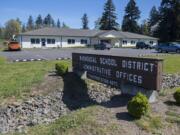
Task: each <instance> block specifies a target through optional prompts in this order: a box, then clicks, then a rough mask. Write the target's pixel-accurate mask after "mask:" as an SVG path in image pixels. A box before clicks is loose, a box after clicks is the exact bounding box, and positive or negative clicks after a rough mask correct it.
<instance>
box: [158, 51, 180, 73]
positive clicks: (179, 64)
mask: <svg viewBox="0 0 180 135" xmlns="http://www.w3.org/2000/svg"><path fill="white" fill-rule="evenodd" d="M158 58H163V59H164V67H163V68H164V73H170V74H174V73H180V55H178V54H174V55H173V54H172V55H168V56H158Z"/></svg>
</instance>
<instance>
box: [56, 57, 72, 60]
mask: <svg viewBox="0 0 180 135" xmlns="http://www.w3.org/2000/svg"><path fill="white" fill-rule="evenodd" d="M70 59H71V58H68V57H65V58H63V57H62V58H57V59H56V60H70Z"/></svg>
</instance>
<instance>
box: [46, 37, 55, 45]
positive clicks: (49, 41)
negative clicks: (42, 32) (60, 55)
mask: <svg viewBox="0 0 180 135" xmlns="http://www.w3.org/2000/svg"><path fill="white" fill-rule="evenodd" d="M47 44H56V39H54V38H53V39H52V38H48V39H47Z"/></svg>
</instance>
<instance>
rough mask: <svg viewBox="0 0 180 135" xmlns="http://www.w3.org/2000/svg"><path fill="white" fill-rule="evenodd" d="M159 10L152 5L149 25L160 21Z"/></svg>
mask: <svg viewBox="0 0 180 135" xmlns="http://www.w3.org/2000/svg"><path fill="white" fill-rule="evenodd" d="M159 19H160V18H159V11H158V10H157V9H156V7H155V6H153V7H152V9H151V11H150V16H149V25H150V26H154V25H156V24H157V23H158V22H159Z"/></svg>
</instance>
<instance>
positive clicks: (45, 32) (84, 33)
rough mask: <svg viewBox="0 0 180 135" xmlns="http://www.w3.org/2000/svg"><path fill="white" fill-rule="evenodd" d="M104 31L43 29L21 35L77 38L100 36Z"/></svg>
mask: <svg viewBox="0 0 180 135" xmlns="http://www.w3.org/2000/svg"><path fill="white" fill-rule="evenodd" d="M104 32H105V31H103V30H83V29H69V28H42V29H37V30H33V31H29V32H25V33H21V34H20V35H25V36H26V35H27V36H73V37H74V36H75V37H95V36H96V35H98V34H101V33H104Z"/></svg>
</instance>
